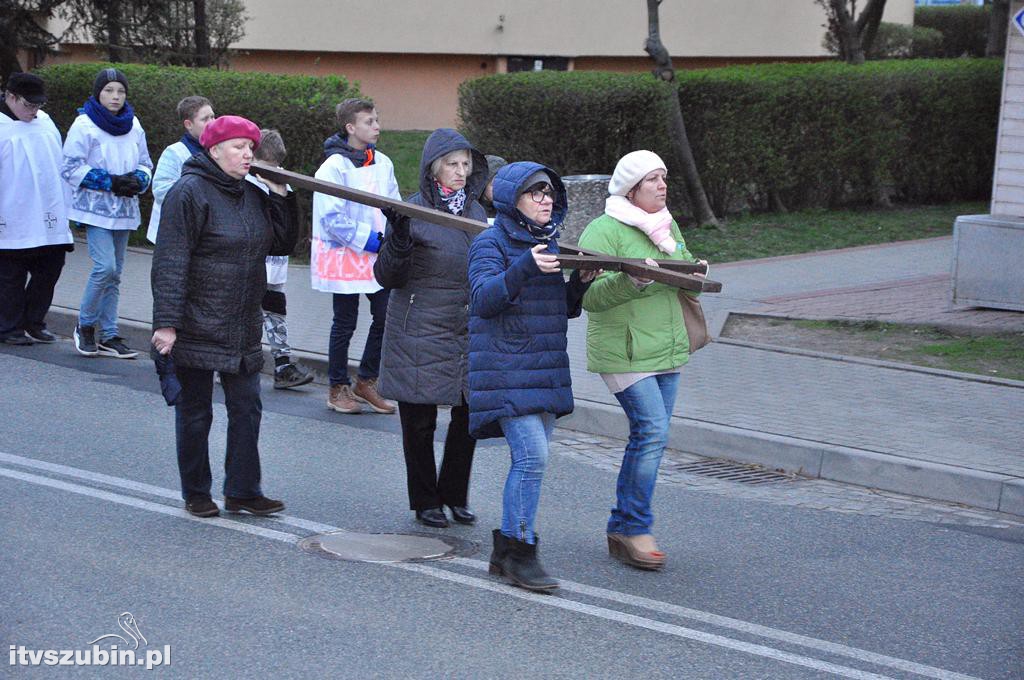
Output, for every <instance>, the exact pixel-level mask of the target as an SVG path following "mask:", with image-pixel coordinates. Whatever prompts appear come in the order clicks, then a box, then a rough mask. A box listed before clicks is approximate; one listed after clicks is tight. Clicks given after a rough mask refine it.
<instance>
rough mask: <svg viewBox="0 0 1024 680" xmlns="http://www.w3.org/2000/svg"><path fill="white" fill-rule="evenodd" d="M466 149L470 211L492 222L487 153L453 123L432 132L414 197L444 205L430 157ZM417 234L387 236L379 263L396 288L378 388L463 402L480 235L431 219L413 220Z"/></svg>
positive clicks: (409, 397) (380, 274) (376, 268)
mask: <svg viewBox="0 0 1024 680" xmlns="http://www.w3.org/2000/svg"><path fill="white" fill-rule="evenodd" d="M459 149H468V150H469V152H470V154H471V156H472V158H473V172H472V173H471V174H470V176H469V177H468V178H467V180H466V205H465V208H464V209H463V217H468V218H469V219H471V220H479V221H480V222H482V223H484V224H486V222H487V214H486V213H485V212H484V209H483V207H482V206H481V205H480V203H479V202H477V198H478V197H479V196H480V194H481V193H482V192H483V190H484V185H485V184H486V183H487V161H486V160H485V159H484V157H483V154H481V153H480V152H479V151H477V150H476V149H474V148H473V147H472V146H471V145H470V143H469V142H468V141H467V140H466V138H465V137H463V136H462V135H460V134H459V133H458V132H456V131H455V130H452V129H449V128H441V129H439V130H435V131H434V132H433V133H431V135H430V137H429V138H427V142H426V144H424V146H423V156H422V158H421V160H420V191H419V193H417V194H416V195H415V196H413V197H412V198H410V199H409V202H410V203H415V204H417V205H422V206H425V207H428V208H434V209H435V210H444V207H443V206H442V205H441V202H440V200H439V199H438V198H437V192H436V190H435V189H434V179H433V176H432V175H431V174H430V164H431V163H433V162H434V160H435V159H438V158H440V157H441V156H444V155H445V154H447V153H450V152H452V151H457V150H459ZM484 224H481V225H480V226H481V227H483V226H484ZM410 236H411V239H410V240H409V241H408V242H398V241H396V239H394V238H392V237H391V235H390V234H389V235H388V236H385V238H384V243H383V245H381V249H380V252H379V253H377V261H376V263H374V265H373V275H374V277H375V278H376V279H377V283H379V284H380V285H382V286H384V287H385V288H390V289H391V297H390V298H388V315H387V322H386V323H385V324H384V342H383V348H382V352H381V360H380V380H379V382H378V383H377V389H378V391H379V392H380V393H381V395H382V396H385V397H387V398H389V399H395V400H397V401H404V402H409V403H412V404H449V405H456V404H460V403H462V399H463V397H464V396H466V395H468V393H469V383H468V377H467V376H468V370H467V361H468V360H467V350H468V345H469V328H468V323H469V279H468V278H467V277H466V256H467V253H468V252H469V244H470V243H471V242H472V241H473V237H472V236H471V235H470V234H467V233H465V232H462V231H458V230H456V229H452V228H450V227H442V226H440V225H437V224H432V223H430V222H426V221H424V220H412V222H411V224H410Z"/></svg>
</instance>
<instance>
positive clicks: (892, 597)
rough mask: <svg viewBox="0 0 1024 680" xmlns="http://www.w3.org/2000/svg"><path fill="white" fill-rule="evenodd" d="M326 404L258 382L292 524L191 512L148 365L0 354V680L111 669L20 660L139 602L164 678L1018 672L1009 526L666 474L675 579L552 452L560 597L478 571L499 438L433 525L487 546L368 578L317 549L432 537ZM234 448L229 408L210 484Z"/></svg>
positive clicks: (216, 435)
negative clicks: (702, 483)
mask: <svg viewBox="0 0 1024 680" xmlns="http://www.w3.org/2000/svg"><path fill="white" fill-rule="evenodd" d="M323 399H324V395H323V389H322V388H316V389H310V390H307V391H304V392H299V391H294V392H284V393H283V392H275V391H273V390H271V389H270V384H269V382H265V383H264V420H263V434H262V438H261V450H262V461H263V472H264V488H265V491H266V492H267V493H268V495H271V496H273V497H279V498H283V499H284V500H285V501H286V503H287V504H288V511H287V513H286V516H285V517H283V518H278V519H266V518H263V519H260V518H252V517H247V516H232V515H225V516H222V518H221V519H219V520H215V521H209V520H197V519H194V518H191V517H189V516H188V515H186V514H185V513H184V511H183V510H182V509H181V502H180V500H179V499H178V498H177V493H178V491H177V490H178V478H177V469H176V465H175V459H174V429H173V412H172V410H171V409H169V408H167V407H166V406H164V405H163V402H162V400H161V398H160V396H159V394H158V391H157V384H156V379H155V375H154V373H153V367H152V364H151V363H150V362H149V361H145V360H139V361H117V360H113V359H85V358H82V357H79V356H77V355H75V354H74V352H73V348H72V347H71V345H70V343H68V342H62V343H60V344H58V345H55V346H45V347H44V346H35V347H28V348H13V347H3V348H0V494H2V496H3V498H4V499H5V503H4V506H5V508H6V510H5V511H4V512H2V513H0V528H2V529H0V530H2V536H3V543H2V546H3V547H2V555H3V559H2V560H0V584H3V593H4V596H3V597H2V598H0V643H2V645H3V650H4V651H6V652H7V653H8V659H5V660H2V661H0V676H4V675H7V674H8V673H11V674H12V675H13V676H15V677H22V676H25V677H34V676H35V675H39V676H42V674H43V673H48V674H49V675H50V676H51V677H52V676H53V675H55V674H57V675H60V676H61V677H63V676H65V675H67V676H69V677H101V676H107V675H109V674H111V673H114V672H120V671H113V670H112V669H110V668H109V667H105V668H96V667H84V666H73V667H65V668H61V669H59V670H56V669H52V668H47V667H36V668H32V667H25V666H22V665H18V664H17V662H18V661H19V658H17V655H18V654H19V653H20V652H19V651H18V650H19V648H23V649H24V650H25V651H24V652H23V653H24V654H25V655H26V658H27V655H28V651H35V652H37V653H38V652H39V651H41V650H77V651H78V652H79V653H82V650H87V649H89V647H90V645H89V643H90V642H91V641H92V640H94V639H95V638H98V637H100V636H103V635H107V634H112V633H118V634H120V635H122V636H126V634H125V633H123V632H122V631H121V629H119V627H118V621H117V617H118V615H119V614H121V613H123V612H130V613H131V614H132V615H134V618H135V621H136V623H137V630H138V631H139V632H141V634H142V636H144V637H145V642H144V643H143V644H142V646H141V648H140V650H163V649H164V648H165V646H169V647H170V650H171V663H170V665H164V666H162V667H160V668H157V669H154V672H157V673H159V674H160V675H161V676H164V677H182V678H206V677H211V678H212V677H218V678H224V677H240V676H243V675H246V676H252V675H257V676H272V677H281V678H292V677H295V678H300V677H301V678H306V677H346V678H348V677H352V678H362V677H402V678H426V677H439V676H440V677H454V678H484V677H488V678H489V677H537V678H563V677H564V678H595V677H631V678H640V677H643V678H660V677H666V678H668V677H671V678H714V679H717V678H786V679H789V678H825V677H850V678H879V677H888V678H921V677H926V678H963V677H976V678H993V679H994V678H1006V679H1011V678H1024V569H1022V567H1024V531H1022V530H1021V529H1020V528H1016V527H1011V528H1004V529H995V528H993V529H986V528H984V527H959V526H950V525H937V524H931V523H926V522H915V521H905V520H894V519H884V518H877V517H870V516H861V515H851V514H838V513H833V512H828V511H824V510H808V509H804V508H799V507H787V506H782V505H777V504H768V503H763V502H758V501H754V500H750V499H749V498H743V497H742V496H741V495H737V496H736V497H729V496H722V495H713V494H706V493H699V492H693V491H688V490H686V489H682V488H678V487H673V486H669V485H664V486H661V487H659V489H658V492H657V497H656V507H655V510H656V513H657V518H658V524H657V526H656V535H657V536H658V539H659V542H660V544H661V545H662V547H663V548H664V549H665V550H666V551H667V552H668V553H669V555H670V566H669V567H668V568H667V569H666V570H665V571H664V572H663V573H644V572H639V571H634V570H631V569H628V568H626V567H624V566H622V565H620V564H618V563H616V562H614V561H612V560H611V559H610V558H609V557H608V555H607V551H606V547H605V542H604V535H603V532H604V523H605V520H606V513H607V509H608V507H609V504H610V503H611V500H612V493H613V490H614V475H613V473H611V472H609V471H606V470H602V469H598V468H597V467H593V466H590V465H587V464H586V463H583V462H580V461H578V460H574V459H570V458H568V457H565V456H560V455H555V456H553V458H552V460H551V462H550V464H549V468H548V474H547V477H546V479H545V480H544V491H543V495H542V501H541V509H540V519H539V533H540V535H541V537H542V541H541V555H542V558H543V561H544V563H545V565H546V566H547V567H548V569H549V571H550V572H552V574H553V575H555V576H556V577H558V578H559V579H562V580H563V588H562V589H561V590H560V591H559V592H558V594H556V595H532V594H527V593H524V592H523V591H520V590H517V589H513V588H510V587H506V586H504V585H502V584H501V582H500V581H498V580H496V579H493V578H491V577H489V576H488V575H487V573H486V560H487V556H488V553H489V544H490V530H491V528H493V527H495V526H497V523H498V521H499V517H500V493H501V486H502V484H503V482H504V475H505V473H506V471H507V460H508V456H507V451H506V449H505V448H504V446H503V444H502V442H500V441H497V442H489V443H484V444H483V445H481V446H480V447H479V448H478V454H477V458H476V462H475V465H474V475H473V483H472V488H471V505H472V506H473V508H474V509H475V510H476V511H477V513H478V515H479V516H480V522H479V523H478V525H477V526H475V527H461V526H457V527H455V528H452V529H449V530H446V531H441V532H435V533H440V534H450V535H453V536H456V537H458V538H460V539H463V540H466V541H470V542H472V543H473V544H474V545H473V547H474V548H475V552H473V553H472V554H470V555H468V556H466V557H463V558H457V559H452V560H439V561H432V562H422V563H401V564H371V563H359V562H346V561H339V560H331V559H325V558H323V557H321V556H318V555H315V554H311V553H309V552H306V551H303V550H301V549H300V548H299V546H298V545H297V543H298V541H299V540H300V539H302V538H304V537H306V536H310V535H313V534H316V533H322V532H328V531H337V530H350V531H361V532H388V533H413V532H422V531H427V530H426V529H424V528H423V527H420V526H419V525H417V524H415V522H414V521H413V516H412V513H411V512H410V511H408V510H407V501H406V496H405V477H404V464H403V461H402V455H401V438H400V435H399V433H398V420H397V417H394V416H391V417H388V416H377V415H363V416H342V415H339V414H334V413H331V412H328V411H327V410H326V408H325V407H324V405H323ZM443 429H444V427H443V426H441V427H439V431H441V432H443ZM223 446H224V412H223V408H222V407H219V406H218V410H217V413H216V414H215V422H214V431H213V434H212V436H211V452H212V454H213V455H212V456H211V458H212V461H211V462H212V465H213V468H214V470H215V480H214V488H215V490H216V489H217V488H218V485H219V483H220V479H221V477H220V475H219V474H218V473H217V470H218V468H220V467H221V466H222V461H223V458H222V456H223ZM127 641H128V642H130V641H131V640H130V639H128V640H127ZM108 642H109V640H108V641H107V642H104V643H103V644H107V643H108ZM121 648H124V645H121ZM140 653H141V651H140ZM12 661H14V662H15V663H14V664H12Z"/></svg>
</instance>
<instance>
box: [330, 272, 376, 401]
mask: <svg viewBox="0 0 1024 680" xmlns="http://www.w3.org/2000/svg"><path fill="white" fill-rule="evenodd" d="M389 295H391V291H389V290H388V289H387V288H385V289H384V290H378V291H377V292H376V293H367V294H366V299H367V300H369V301H370V316H371V317H372V319H373V320H372V321H371V322H370V332H369V333H368V334H367V336H366V346H365V347H363V359H362V361H360V362H359V377H360V378H361V379H363V380H368V379H370V378H376V377H378V376H379V375H380V350H381V344H382V343H383V341H384V319H385V318H387V315H388V296H389ZM333 303H334V321H333V322H332V323H331V344H330V346H329V347H328V350H327V380H328V381H329V382H330V383H331V385H348V384H349V383H350V382H351V381H350V380H349V377H348V343H349V341H350V340H352V334H353V333H355V331H356V323H357V322H358V321H359V293H335V294H334V300H333Z"/></svg>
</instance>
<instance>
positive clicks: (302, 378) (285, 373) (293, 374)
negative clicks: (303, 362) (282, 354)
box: [274, 364, 313, 390]
mask: <svg viewBox="0 0 1024 680" xmlns="http://www.w3.org/2000/svg"><path fill="white" fill-rule="evenodd" d="M311 382H313V374H312V373H310V372H309V371H307V370H306V369H304V368H303V367H302V366H299V365H298V364H285V365H283V366H279V367H277V368H276V369H274V389H275V390H286V389H288V388H289V387H299V386H300V385H308V384H309V383H311Z"/></svg>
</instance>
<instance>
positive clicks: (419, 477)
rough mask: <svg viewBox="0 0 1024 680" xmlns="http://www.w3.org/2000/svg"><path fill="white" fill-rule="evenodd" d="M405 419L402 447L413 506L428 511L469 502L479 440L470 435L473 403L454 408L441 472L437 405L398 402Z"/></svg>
mask: <svg viewBox="0 0 1024 680" xmlns="http://www.w3.org/2000/svg"><path fill="white" fill-rule="evenodd" d="M398 415H399V417H400V418H401V421H402V448H403V449H404V450H405V473H406V479H407V481H408V484H409V509H411V510H427V509H429V508H439V507H441V506H442V505H448V506H462V507H465V506H466V505H467V504H468V499H469V473H470V470H471V468H472V467H473V450H474V449H475V448H476V440H475V439H473V438H472V437H470V436H469V406H468V405H467V404H466V403H465V402H463V403H462V404H461V405H459V406H453V407H452V420H451V423H450V424H449V425H448V434H447V435H446V436H445V440H444V458H443V460H442V461H441V473H440V475H439V474H438V472H437V467H436V465H435V464H434V431H435V430H436V429H437V406H436V405H434V404H410V403H407V402H404V401H400V402H398Z"/></svg>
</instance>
